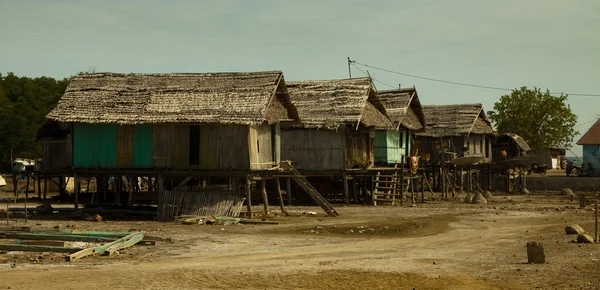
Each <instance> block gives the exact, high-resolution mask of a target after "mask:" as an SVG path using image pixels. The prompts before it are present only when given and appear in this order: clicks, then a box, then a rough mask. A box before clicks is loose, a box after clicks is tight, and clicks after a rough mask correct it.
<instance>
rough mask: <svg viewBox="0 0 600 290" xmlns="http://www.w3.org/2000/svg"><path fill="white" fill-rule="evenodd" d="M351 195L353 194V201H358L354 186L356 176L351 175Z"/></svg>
mask: <svg viewBox="0 0 600 290" xmlns="http://www.w3.org/2000/svg"><path fill="white" fill-rule="evenodd" d="M352 195H353V196H354V203H355V204H356V203H358V188H357V186H356V176H352Z"/></svg>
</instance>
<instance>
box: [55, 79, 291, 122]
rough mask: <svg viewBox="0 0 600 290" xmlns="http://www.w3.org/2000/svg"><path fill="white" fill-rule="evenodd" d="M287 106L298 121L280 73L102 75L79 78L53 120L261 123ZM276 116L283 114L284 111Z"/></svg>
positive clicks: (289, 113)
mask: <svg viewBox="0 0 600 290" xmlns="http://www.w3.org/2000/svg"><path fill="white" fill-rule="evenodd" d="M276 95H277V97H276ZM271 104H273V106H271ZM282 106H283V107H285V110H287V114H286V112H285V110H284V115H287V117H288V118H290V119H296V120H297V118H298V115H297V111H296V110H295V108H294V107H293V106H292V105H291V103H290V101H289V95H288V94H287V92H286V90H285V82H284V78H283V73H282V72H280V71H267V72H249V73H242V72H238V73H184V74H117V73H97V74H88V75H78V76H76V77H74V78H73V79H72V80H71V82H70V83H69V86H68V87H67V90H66V92H65V94H64V95H63V97H62V98H61V100H60V101H59V103H58V105H57V106H56V108H54V109H53V110H52V111H51V112H50V113H49V114H48V115H47V118H48V119H50V120H55V121H60V122H82V123H117V124H144V123H152V124H156V123H211V124H240V125H259V124H262V123H263V122H265V121H266V120H267V119H268V117H269V116H267V114H268V110H267V109H269V110H271V111H281V107H282ZM270 108H274V109H270ZM276 115H278V116H277V117H281V112H279V113H278V114H276ZM272 121H273V120H271V122H272Z"/></svg>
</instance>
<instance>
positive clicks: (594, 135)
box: [577, 119, 600, 145]
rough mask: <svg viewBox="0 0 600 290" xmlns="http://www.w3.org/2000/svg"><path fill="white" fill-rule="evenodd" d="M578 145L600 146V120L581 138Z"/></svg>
mask: <svg viewBox="0 0 600 290" xmlns="http://www.w3.org/2000/svg"><path fill="white" fill-rule="evenodd" d="M577 145H600V119H598V121H596V123H594V125H592V127H590V129H589V130H587V132H585V134H583V136H581V139H579V141H577Z"/></svg>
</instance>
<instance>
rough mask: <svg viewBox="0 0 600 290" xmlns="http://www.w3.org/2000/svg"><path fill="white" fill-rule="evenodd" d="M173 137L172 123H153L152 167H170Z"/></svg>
mask: <svg viewBox="0 0 600 290" xmlns="http://www.w3.org/2000/svg"><path fill="white" fill-rule="evenodd" d="M174 138H175V126H174V125H154V126H153V127H152V166H153V167H154V168H172V166H173V163H172V156H173V151H174V148H173V147H174V146H173V144H174V142H173V141H174Z"/></svg>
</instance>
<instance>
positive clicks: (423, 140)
mask: <svg viewBox="0 0 600 290" xmlns="http://www.w3.org/2000/svg"><path fill="white" fill-rule="evenodd" d="M464 140H465V138H464V137H444V138H434V137H419V138H418V144H419V152H420V153H419V155H423V153H425V154H429V157H430V159H429V162H428V163H432V164H438V163H440V162H441V161H442V154H441V151H440V150H441V147H440V144H442V143H443V144H444V145H445V146H446V147H445V150H446V152H454V153H456V156H459V157H462V156H464V155H463V153H465V152H464V151H463V150H464V147H463V144H465V141H464ZM436 146H437V147H436ZM450 157H451V155H449V154H446V156H444V160H446V161H447V160H448V159H449V158H450ZM424 161H425V160H424ZM425 162H427V161H425Z"/></svg>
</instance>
